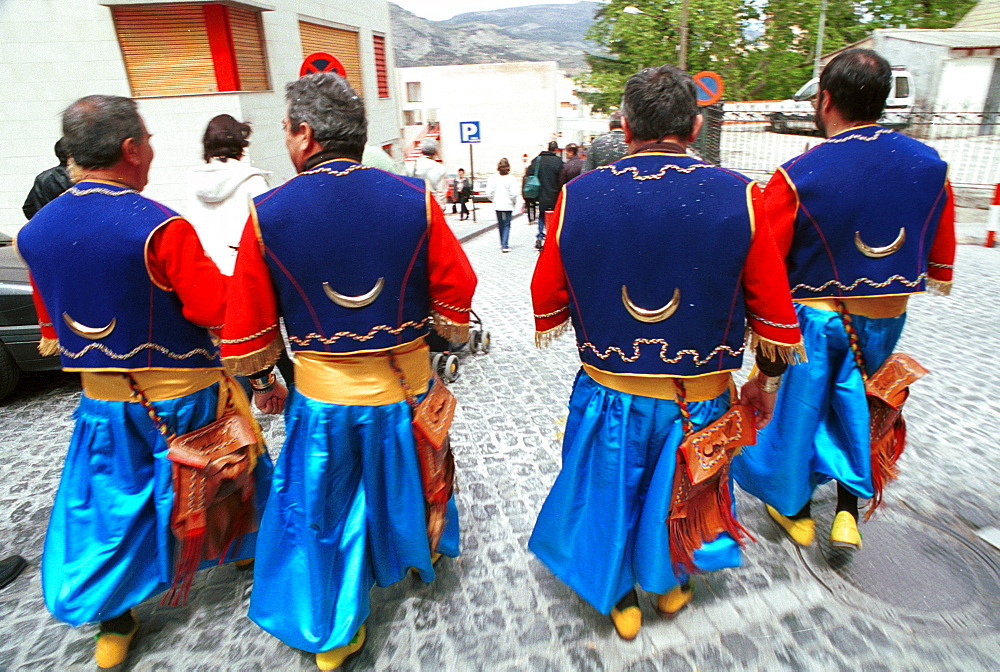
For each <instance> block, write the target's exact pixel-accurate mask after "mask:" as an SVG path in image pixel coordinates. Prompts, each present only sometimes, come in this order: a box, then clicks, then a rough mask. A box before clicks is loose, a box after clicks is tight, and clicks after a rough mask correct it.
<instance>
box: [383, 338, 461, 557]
mask: <svg viewBox="0 0 1000 672" xmlns="http://www.w3.org/2000/svg"><path fill="white" fill-rule="evenodd" d="M389 364H390V365H391V366H392V370H393V371H395V372H396V376H397V377H398V378H399V382H400V385H402V387H403V392H404V393H405V394H406V401H407V403H408V404H409V405H410V408H411V409H412V410H413V421H412V423H411V426H412V428H413V438H414V440H415V442H416V444H417V462H418V463H419V464H420V481H421V484H422V485H423V490H424V505H425V509H426V514H427V539H428V542H429V543H430V549H431V553H436V552H437V547H438V543H440V541H441V535H442V534H443V533H444V527H445V523H446V522H447V520H446V513H447V509H448V500H449V499H451V495H452V492H453V490H454V484H455V457H454V455H453V454H452V452H451V439H450V437H449V436H448V430H449V429H450V428H451V423H452V420H453V419H454V417H455V406H456V403H457V402H456V400H455V395H453V394H452V393H451V391H450V390H449V389H448V388H447V387H446V386H445V384H444V383H443V382H442V381H441V379H440V378H438V377H437V376H436V375H435V376H434V377H433V378H432V380H431V385H430V390H428V392H427V395H426V396H425V397H424V398H423V400H422V401H420V402H419V403H418V402H417V399H416V396H415V395H414V394H413V391H412V390H411V389H410V386H409V384H408V383H407V382H406V376H404V375H403V371H402V370H401V369H400V368H399V365H398V364H397V362H396V358H395V357H393V356H392V355H390V356H389Z"/></svg>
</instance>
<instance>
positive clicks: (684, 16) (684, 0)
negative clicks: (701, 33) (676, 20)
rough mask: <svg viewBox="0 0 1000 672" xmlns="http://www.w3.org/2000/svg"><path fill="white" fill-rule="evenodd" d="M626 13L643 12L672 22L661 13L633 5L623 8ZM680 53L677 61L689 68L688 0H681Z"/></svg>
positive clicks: (681, 65) (682, 68) (682, 67)
mask: <svg viewBox="0 0 1000 672" xmlns="http://www.w3.org/2000/svg"><path fill="white" fill-rule="evenodd" d="M622 11H623V12H625V13H626V14H643V15H645V16H648V17H650V18H653V19H659V20H661V21H666V22H667V23H670V19H668V18H667V17H665V16H660V15H659V14H651V13H649V12H647V11H645V10H642V9H639V8H638V7H635V6H633V5H629V6H628V7H625V8H624V9H622ZM680 52H681V53H680V54H679V55H678V58H677V61H678V65H679V66H680V69H681V70H687V54H688V0H681V48H680Z"/></svg>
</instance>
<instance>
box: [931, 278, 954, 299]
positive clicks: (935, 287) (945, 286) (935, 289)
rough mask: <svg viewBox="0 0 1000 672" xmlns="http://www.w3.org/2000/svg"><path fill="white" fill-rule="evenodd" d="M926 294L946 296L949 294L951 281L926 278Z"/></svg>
mask: <svg viewBox="0 0 1000 672" xmlns="http://www.w3.org/2000/svg"><path fill="white" fill-rule="evenodd" d="M927 292H928V293H929V294H934V295H935V296H948V295H949V294H951V280H935V279H934V278H927Z"/></svg>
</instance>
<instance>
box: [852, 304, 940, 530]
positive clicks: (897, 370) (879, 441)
mask: <svg viewBox="0 0 1000 672" xmlns="http://www.w3.org/2000/svg"><path fill="white" fill-rule="evenodd" d="M837 312H839V313H840V318H841V320H843V322H844V329H845V330H846V331H847V340H848V341H849V342H850V344H851V352H852V353H853V354H854V361H855V363H856V364H857V365H858V370H859V371H860V372H861V378H862V379H863V380H864V381H865V395H866V397H867V399H868V415H869V418H870V420H869V441H870V443H871V449H870V450H871V469H872V491H873V492H874V493H875V494H874V495H873V496H872V499H871V503H870V504H869V505H868V510H867V511H865V520H868V519H869V518H871V517H872V514H873V513H875V510H876V509H877V508H878V507H879V506H881V505H882V495H883V492H884V491H885V486H886V485H888V484H889V481H894V480H896V478H898V476H899V470H898V469H897V468H896V463H897V462H898V461H899V457H900V456H901V455H902V454H903V449H904V448H906V421H905V420H903V404H904V403H905V402H906V399H907V397H909V396H910V385H912V384H913V383H915V382H916V381H918V380H920V379H921V378H923V377H924V376H925V375H927V373H928V371H927V369H925V368H924V367H923V366H921V365H920V364H919V363H918V362H917V360H915V359H913V357H910V356H909V355H907V354H905V353H902V352H894V353H892V354H891V355H889V357H888V358H887V359H886V360H885V361H884V362H883V363H882V366H880V367H879V368H878V370H877V371H876V372H875V373H874V374H873V375H871V376H869V375H868V369H867V368H866V367H865V360H864V357H863V356H862V354H861V346H860V344H859V343H858V334H857V331H855V329H854V325H853V324H852V323H851V315H850V313H848V312H847V307H846V306H845V305H844V304H843V302H841V301H837Z"/></svg>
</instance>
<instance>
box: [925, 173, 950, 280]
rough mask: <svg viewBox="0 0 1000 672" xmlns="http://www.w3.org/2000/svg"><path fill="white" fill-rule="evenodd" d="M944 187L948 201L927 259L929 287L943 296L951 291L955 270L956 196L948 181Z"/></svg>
mask: <svg viewBox="0 0 1000 672" xmlns="http://www.w3.org/2000/svg"><path fill="white" fill-rule="evenodd" d="M944 187H945V194H946V198H947V200H946V201H945V204H944V210H942V211H941V219H940V220H938V227H937V232H936V233H935V234H934V243H933V244H932V245H931V251H930V254H929V255H928V257H927V261H928V270H927V275H928V276H930V280H929V282H928V287H930V289H932V290H936V291H938V292H940V293H941V294H947V293H949V292H950V291H951V281H952V274H953V273H954V269H955V194H954V193H953V192H952V190H951V182H947V181H946V182H945V185H944Z"/></svg>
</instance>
